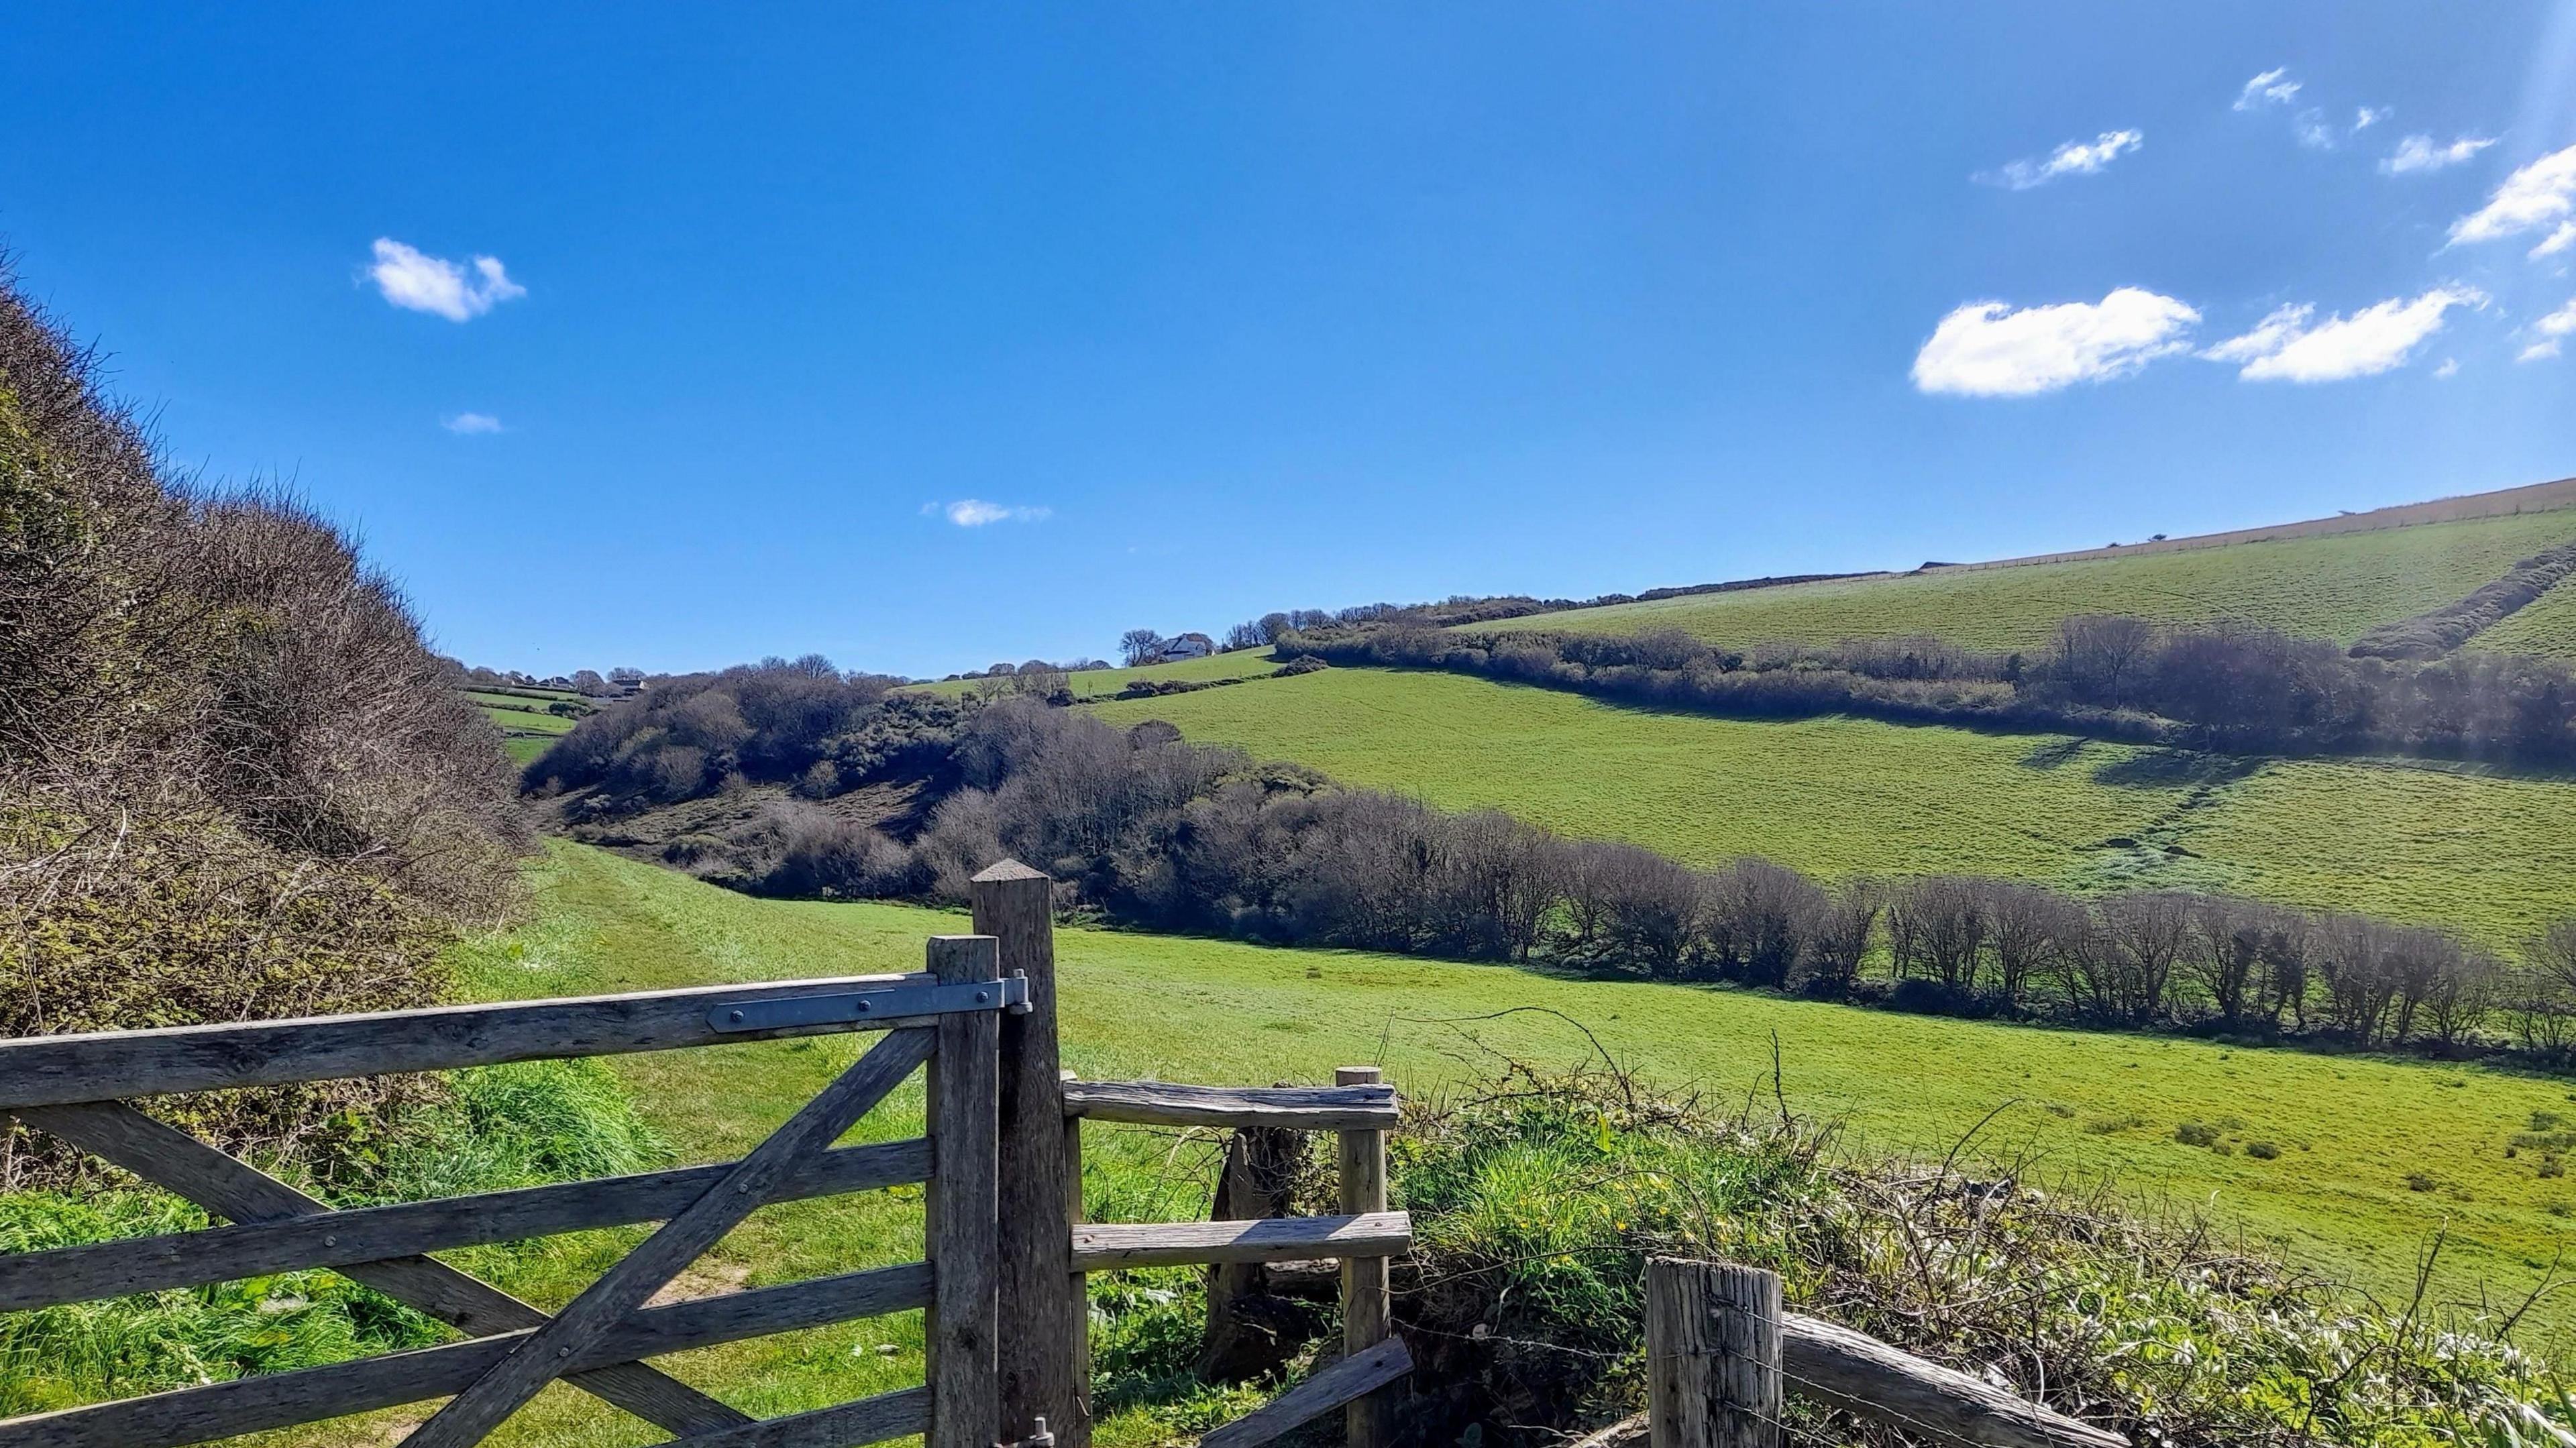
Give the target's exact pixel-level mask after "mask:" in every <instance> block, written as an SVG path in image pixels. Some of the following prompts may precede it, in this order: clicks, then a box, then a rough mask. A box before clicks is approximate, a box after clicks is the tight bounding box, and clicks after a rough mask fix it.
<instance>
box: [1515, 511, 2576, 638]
mask: <svg viewBox="0 0 2576 1448" xmlns="http://www.w3.org/2000/svg"><path fill="white" fill-rule="evenodd" d="M2569 538H2576V510H2559V511H2555V512H2547V513H2525V514H2514V515H2508V516H2505V517H2498V518H2476V519H2467V520H2462V521H2459V522H2451V523H2425V524H2418V525H2416V526H2413V527H2405V528H2389V529H2383V530H2380V531H2376V532H2368V533H2343V534H2332V535H2327V536H2323V537H2315V538H2292V539H2283V540H2280V541H2275V542H2261V543H2232V544H2225V545H2221V546H2218V547H2211V548H2201V549H2192V550H2186V551H2178V552H2172V553H2141V554H2138V555H2136V556H2135V557H2129V558H2099V559H2084V560H2080V561H2077V562H2070V563H2038V564H2028V565H2023V566H2018V567H2009V568H1978V569H1947V570H1938V571H1935V572H1931V573H1920V574H1898V575H1894V576H1884V575H1883V576H1878V577H1872V578H1863V579H1851V580H1844V581H1840V582H1828V583H1802V584H1794V585H1790V586H1787V587H1782V588H1759V589H1748V590H1745V591H1743V592H1739V593H1714V594H1698V595H1693V596H1687V597H1682V598H1665V599H1657V600H1655V601H1653V602H1651V603H1624V604H1617V605H1614V606H1612V607H1608V608H1589V609H1575V610H1571V611H1569V612H1565V613H1550V614H1538V615H1535V616H1532V617H1529V618H1518V619H1508V620H1504V621H1501V622H1497V623H1489V624H1476V625H1470V626H1469V627H1471V628H1475V629H1479V630H1485V631H1494V630H1506V629H1555V630H1560V631H1564V632H1569V633H1608V634H1633V633H1643V632H1645V631H1647V630H1650V629H1666V628H1673V629H1680V630H1682V631H1684V632H1686V633H1689V634H1692V635H1694V636H1696V637H1698V638H1701V639H1704V640H1707V641H1708V642H1710V643H1713V644H1719V645H1724V646H1727V647H1731V648H1749V647H1751V646H1753V645H1756V644H1761V643H1766V642H1773V641H1780V642H1790V643H1803V644H1829V643H1832V642H1834V641H1835V640H1837V639H1845V638H1876V637H1888V636H1894V635H1902V634H1937V635H1939V636H1941V637H1943V638H1946V639H1949V640H1951V641H1953V642H1955V643H1959V644H1963V645H1966V646H1968V647H1971V648H1980V649H2028V648H2035V647H2037V646H2039V645H2041V644H2043V643H2045V642H2047V640H2048V637H2049V635H2050V633H2051V632H2052V631H2053V630H2054V629H2055V628H2056V626H2057V621H2058V620H2059V619H2061V618H2064V617H2065V616H2067V615H2068V614H2074V613H2125V614H2134V615H2137V616H2139V617H2142V618H2152V619H2158V620H2161V621H2164V622H2169V623H2216V622H2221V621H2226V620H2240V621H2245V622H2250V623H2257V624H2262V625H2264V626H2267V627H2270V628H2277V629H2281V630H2284V631H2286V632H2289V633H2296V634H2308V635H2319V636H2324V637H2329V638H2333V639H2337V640H2339V641H2341V642H2344V643H2350V642H2352V641H2353V640H2354V639H2356V638H2358V637H2360V636H2361V635H2362V634H2363V633H2366V632H2368V631H2369V630H2370V629H2371V628H2372V627H2373V626H2374V625H2377V624H2382V623H2387V622H2390V621H2392V620H2395V619H2400V618H2405V617H2408V616H2410V615H2413V614H2417V613H2421V612H2424V611H2425V610H2427V609H2431V608H2435V607H2438V606H2440V605H2442V604H2445V603H2449V602H2451V601H2453V600H2455V599H2459V598H2462V597H2465V596H2466V595H2468V594H2469V593H2470V592H2471V591H2472V590H2474V589H2476V588H2477V587H2478V586H2479V585H2480V584H2483V583H2487V582H2490V581H2492V580H2493V579H2495V578H2496V577H2498V576H2499V575H2501V574H2502V573H2503V572H2504V571H2505V570H2506V569H2507V568H2509V567H2511V566H2512V565H2513V564H2514V562H2515V561H2516V560H2518V559H2521V558H2525V557H2528V556H2530V555H2531V554H2533V553H2535V552H2537V551H2539V550H2540V549H2542V548H2545V547H2547V546H2549V545H2551V544H2553V543H2563V542H2565V541H2567V540H2568V539H2569ZM2562 592H2563V590H2562ZM2546 603H2547V600H2544V604H2546ZM2552 618H2553V619H2554V620H2555V622H2554V623H2549V622H2539V623H2533V624H2527V625H2524V626H2523V627H2522V628H2521V629H2519V630H2516V629H2514V627H2513V625H2514V621H2512V620H2508V621H2507V628H2506V630H2500V631H2499V633H2498V636H2497V637H2496V638H2494V639H2492V640H2484V641H2482V642H2492V643H2493V644H2494V645H2495V646H2497V647H2503V646H2505V645H2504V639H2505V638H2506V637H2508V636H2510V637H2513V638H2516V639H2518V640H2520V642H2519V643H2518V644H2517V645H2516V646H2517V647H2521V648H2523V649H2526V650H2528V651H2531V652H2540V653H2550V654H2553V655H2555V656H2557V657H2560V658H2576V599H2561V600H2559V601H2558V603H2557V605H2556V607H2555V608H2554V609H2553V610H2552Z"/></svg>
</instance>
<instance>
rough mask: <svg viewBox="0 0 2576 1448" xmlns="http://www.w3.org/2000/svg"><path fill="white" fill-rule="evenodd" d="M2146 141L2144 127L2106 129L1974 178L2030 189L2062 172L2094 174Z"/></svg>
mask: <svg viewBox="0 0 2576 1448" xmlns="http://www.w3.org/2000/svg"><path fill="white" fill-rule="evenodd" d="M2146 143H2147V133H2146V132H2144V131H2140V130H2134V129H2133V130H2126V131H2104V132H2103V133H2102V134H2101V135H2099V136H2096V137H2094V138H2093V139H2092V140H2090V141H2068V142H2066V143H2065V144H2063V145H2061V146H2059V147H2058V148H2057V149H2056V150H2054V151H2051V152H2049V153H2048V155H2047V156H2046V157H2045V158H2041V159H2033V158H2030V157H2024V158H2023V159H2021V160H2018V161H2006V162H2005V163H2004V164H2003V165H2001V166H1999V167H1997V168H1996V169H1994V170H1992V171H1980V172H1978V173H1977V174H1976V175H1975V176H1974V177H1972V178H1970V179H1972V180H1975V181H1977V182H1979V183H1981V184H1983V185H1987V186H2001V187H2004V188H2006V189H2008V190H2012V191H2028V190H2029V189H2030V188H2032V187H2034V186H2045V185H2047V184H2048V183H2049V182H2051V181H2054V180H2056V179H2058V178H2059V177H2061V176H2090V175H2092V174H2094V173H2095V172H2097V171H2100V170H2101V169H2102V168H2103V167H2105V166H2108V165H2110V164H2111V163H2112V162H2113V161H2116V160H2118V159H2119V158H2120V157H2122V156H2125V155H2127V154H2128V153H2129V152H2131V151H2134V150H2136V149H2138V148H2139V147H2140V146H2143V145H2145V144H2146Z"/></svg>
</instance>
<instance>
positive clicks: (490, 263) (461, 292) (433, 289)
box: [366, 236, 528, 322]
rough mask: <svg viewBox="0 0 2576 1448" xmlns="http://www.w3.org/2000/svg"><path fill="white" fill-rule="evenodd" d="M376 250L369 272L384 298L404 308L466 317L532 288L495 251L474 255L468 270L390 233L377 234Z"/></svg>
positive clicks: (459, 319) (459, 318) (454, 318)
mask: <svg viewBox="0 0 2576 1448" xmlns="http://www.w3.org/2000/svg"><path fill="white" fill-rule="evenodd" d="M375 250H376V260H375V264H374V265H372V266H370V267H368V268H367V272H366V274H367V276H368V277H369V278H370V279H371V280H373V281H374V282H375V284H376V291H377V292H378V293H380V294H381V295H382V296H383V297H384V299H385V300H386V301H388V302H391V303H392V304H393V305H395V306H397V307H401V308H403V309H405V310H406V311H413V312H428V313H430V314H432V315H434V316H440V317H445V318H446V319H447V320H449V321H451V322H468V321H472V320H473V319H474V318H476V317H479V316H482V315H483V314H484V313H485V312H488V311H490V310H492V309H493V308H494V307H496V306H499V305H500V304H501V303H503V302H506V301H509V300H511V299H513V298H516V297H524V296H526V295H527V294H528V289H527V288H526V287H523V286H521V285H519V284H518V283H517V282H514V281H512V280H510V274H509V273H508V272H507V271H505V270H504V269H503V268H502V266H501V259H500V258H499V257H496V256H478V257H476V258H474V261H473V264H472V270H471V274H470V275H469V274H468V269H467V268H466V267H464V266H460V265H458V264H457V263H455V262H452V261H449V260H447V259H446V258H445V257H437V256H430V255H428V254H427V253H425V252H422V251H419V250H417V249H416V248H413V247H408V246H405V245H403V244H402V243H401V242H399V241H396V240H394V239H393V238H392V237H389V236H380V237H377V238H376V248H375Z"/></svg>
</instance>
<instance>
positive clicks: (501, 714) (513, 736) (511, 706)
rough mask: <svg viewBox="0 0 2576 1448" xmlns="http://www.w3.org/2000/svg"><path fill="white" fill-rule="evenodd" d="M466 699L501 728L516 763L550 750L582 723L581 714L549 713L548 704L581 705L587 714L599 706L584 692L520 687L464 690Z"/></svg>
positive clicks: (504, 741)
mask: <svg viewBox="0 0 2576 1448" xmlns="http://www.w3.org/2000/svg"><path fill="white" fill-rule="evenodd" d="M457 692H458V693H461V694H463V695H464V696H465V697H466V699H467V700H468V701H469V702H471V703H472V704H473V705H474V706H475V707H476V708H479V709H481V710H482V711H483V715H484V717H485V718H487V719H490V720H491V721H492V722H493V723H495V724H497V725H499V726H500V727H501V747H502V749H503V750H504V751H505V752H507V753H508V754H509V756H510V762H511V763H512V764H526V763H527V762H528V761H530V760H532V759H534V758H536V757H537V756H538V755H540V754H543V753H545V752H546V747H547V746H548V745H550V744H552V743H554V741H555V740H557V739H559V738H561V737H562V736H564V735H566V734H569V733H571V732H572V726H573V725H575V724H578V723H580V722H581V719H580V716H579V715H565V714H555V713H549V712H548V711H547V708H546V706H547V705H549V704H552V703H556V702H559V701H560V702H566V703H571V704H574V705H577V706H579V707H580V709H581V710H582V712H583V713H588V712H590V711H591V710H592V709H593V708H595V707H597V706H596V705H594V704H593V703H592V702H591V701H590V700H587V699H584V698H583V697H582V696H581V695H579V694H576V693H573V692H571V691H570V690H564V689H518V690H513V691H511V692H509V693H499V692H496V691H493V690H489V689H460V690H458V691H457Z"/></svg>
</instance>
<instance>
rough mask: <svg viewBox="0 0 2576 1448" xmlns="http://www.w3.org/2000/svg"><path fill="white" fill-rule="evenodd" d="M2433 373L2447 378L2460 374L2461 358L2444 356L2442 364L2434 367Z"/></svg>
mask: <svg viewBox="0 0 2576 1448" xmlns="http://www.w3.org/2000/svg"><path fill="white" fill-rule="evenodd" d="M2433 375H2434V376H2436V377H2440V378H2445V379H2448V378H2452V377H2457V376H2459V375H2460V359H2459V358H2457V357H2445V358H2443V359H2442V365H2441V366H2439V367H2436V368H2434V369H2433Z"/></svg>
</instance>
